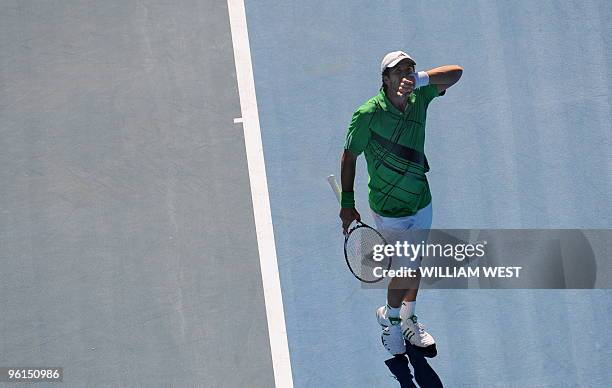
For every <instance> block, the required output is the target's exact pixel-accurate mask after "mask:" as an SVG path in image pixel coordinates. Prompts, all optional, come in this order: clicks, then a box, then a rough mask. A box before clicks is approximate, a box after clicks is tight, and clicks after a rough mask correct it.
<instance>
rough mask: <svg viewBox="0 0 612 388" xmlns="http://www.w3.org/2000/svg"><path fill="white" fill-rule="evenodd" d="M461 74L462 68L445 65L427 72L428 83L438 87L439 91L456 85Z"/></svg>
mask: <svg viewBox="0 0 612 388" xmlns="http://www.w3.org/2000/svg"><path fill="white" fill-rule="evenodd" d="M462 74H463V68H462V67H461V66H458V65H446V66H440V67H436V68H433V69H431V70H427V75H428V76H429V83H430V84H432V85H436V86H438V89H441V90H440V91H443V90H445V89H448V88H449V87H451V86H452V85H454V84H456V83H457V81H459V78H461V75H462Z"/></svg>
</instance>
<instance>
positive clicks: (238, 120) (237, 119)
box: [234, 117, 244, 124]
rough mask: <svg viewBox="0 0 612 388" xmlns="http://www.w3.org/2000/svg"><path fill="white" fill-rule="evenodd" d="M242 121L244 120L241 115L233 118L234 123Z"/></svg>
mask: <svg viewBox="0 0 612 388" xmlns="http://www.w3.org/2000/svg"><path fill="white" fill-rule="evenodd" d="M242 122H244V120H243V119H242V117H236V118H235V119H234V124H238V123H242Z"/></svg>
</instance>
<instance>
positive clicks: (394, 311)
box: [387, 303, 402, 318]
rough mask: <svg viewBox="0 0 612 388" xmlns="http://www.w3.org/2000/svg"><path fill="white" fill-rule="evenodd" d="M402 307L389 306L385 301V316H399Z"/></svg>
mask: <svg viewBox="0 0 612 388" xmlns="http://www.w3.org/2000/svg"><path fill="white" fill-rule="evenodd" d="M401 309H402V307H401V306H400V307H391V306H389V303H387V318H399V317H400V310H401Z"/></svg>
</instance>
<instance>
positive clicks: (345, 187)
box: [340, 150, 357, 191]
mask: <svg viewBox="0 0 612 388" xmlns="http://www.w3.org/2000/svg"><path fill="white" fill-rule="evenodd" d="M356 165H357V156H355V155H354V154H353V153H352V152H351V151H349V150H344V152H343V153H342V159H341V162H340V182H341V185H342V191H353V185H354V184H355V166H356Z"/></svg>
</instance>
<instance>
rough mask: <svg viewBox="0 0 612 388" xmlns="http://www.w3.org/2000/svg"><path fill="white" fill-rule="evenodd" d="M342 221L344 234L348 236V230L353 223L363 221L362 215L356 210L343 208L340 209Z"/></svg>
mask: <svg viewBox="0 0 612 388" xmlns="http://www.w3.org/2000/svg"><path fill="white" fill-rule="evenodd" d="M340 219H341V220H342V231H343V233H344V234H347V233H348V228H349V226H351V224H352V223H353V221H355V220H357V221H361V215H360V214H359V212H358V211H357V209H355V208H348V207H343V208H342V209H340Z"/></svg>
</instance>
